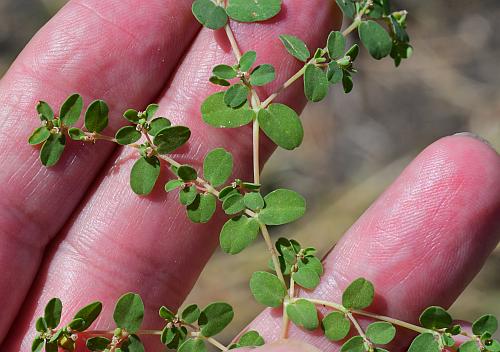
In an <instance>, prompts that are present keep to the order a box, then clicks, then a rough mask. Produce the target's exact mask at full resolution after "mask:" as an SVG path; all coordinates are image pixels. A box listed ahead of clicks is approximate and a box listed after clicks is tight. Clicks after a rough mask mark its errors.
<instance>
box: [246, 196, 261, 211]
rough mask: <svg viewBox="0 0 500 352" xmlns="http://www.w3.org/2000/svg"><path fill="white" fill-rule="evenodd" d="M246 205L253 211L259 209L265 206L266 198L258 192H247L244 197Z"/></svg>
mask: <svg viewBox="0 0 500 352" xmlns="http://www.w3.org/2000/svg"><path fill="white" fill-rule="evenodd" d="M243 203H244V204H245V206H246V207H247V208H248V209H250V210H253V211H259V210H261V209H262V208H264V198H262V196H261V195H260V193H257V192H250V193H246V194H245V196H244V197H243Z"/></svg>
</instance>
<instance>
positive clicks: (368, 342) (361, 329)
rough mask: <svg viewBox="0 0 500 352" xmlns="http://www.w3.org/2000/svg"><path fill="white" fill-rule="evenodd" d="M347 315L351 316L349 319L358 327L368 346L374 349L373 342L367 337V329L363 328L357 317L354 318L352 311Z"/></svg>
mask: <svg viewBox="0 0 500 352" xmlns="http://www.w3.org/2000/svg"><path fill="white" fill-rule="evenodd" d="M346 316H347V317H348V318H349V320H350V321H351V322H352V324H353V325H354V327H355V328H356V330H357V332H358V334H359V336H361V337H362V338H363V340H365V343H366V344H368V346H370V347H371V349H370V350H372V349H373V343H372V342H371V341H370V340H369V339H368V337H366V334H365V331H364V330H363V328H362V327H361V325H359V323H358V321H357V320H356V318H354V316H353V315H352V313H350V312H348V313H347V314H346Z"/></svg>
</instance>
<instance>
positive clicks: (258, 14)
mask: <svg viewBox="0 0 500 352" xmlns="http://www.w3.org/2000/svg"><path fill="white" fill-rule="evenodd" d="M280 11H281V0H252V1H248V0H230V1H229V5H228V7H227V14H228V15H229V17H231V18H232V19H233V20H236V21H239V22H258V21H265V20H267V19H270V18H272V17H274V16H276V15H277V14H278V13H279V12H280Z"/></svg>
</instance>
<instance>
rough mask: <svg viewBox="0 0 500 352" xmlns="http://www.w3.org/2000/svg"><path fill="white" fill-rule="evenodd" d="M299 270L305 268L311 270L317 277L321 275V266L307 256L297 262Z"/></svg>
mask: <svg viewBox="0 0 500 352" xmlns="http://www.w3.org/2000/svg"><path fill="white" fill-rule="evenodd" d="M298 264H299V268H302V267H306V268H309V269H311V270H313V271H314V272H315V273H316V274H318V276H321V275H323V264H321V261H320V260H319V259H318V258H316V257H314V256H307V257H305V258H302V259H301V260H300V261H299V262H298Z"/></svg>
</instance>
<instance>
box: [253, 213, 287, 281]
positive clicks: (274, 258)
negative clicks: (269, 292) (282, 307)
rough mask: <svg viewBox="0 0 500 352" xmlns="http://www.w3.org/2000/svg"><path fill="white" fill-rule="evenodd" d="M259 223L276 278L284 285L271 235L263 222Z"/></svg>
mask: <svg viewBox="0 0 500 352" xmlns="http://www.w3.org/2000/svg"><path fill="white" fill-rule="evenodd" d="M259 225H260V231H261V232H262V237H263V238H264V241H265V242H266V245H267V249H268V250H269V252H270V253H271V258H272V261H273V266H274V270H275V271H276V274H277V275H278V279H280V281H281V282H282V283H283V285H285V286H286V283H285V277H284V276H283V272H282V271H281V266H280V262H279V260H278V255H277V253H276V249H275V248H274V245H273V242H272V241H271V236H270V235H269V231H268V230H267V226H266V225H265V224H263V223H259Z"/></svg>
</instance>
